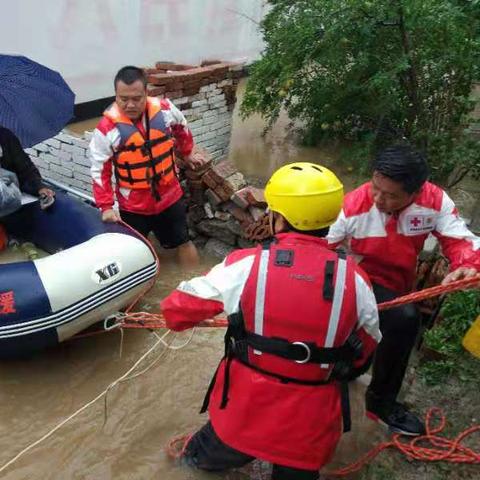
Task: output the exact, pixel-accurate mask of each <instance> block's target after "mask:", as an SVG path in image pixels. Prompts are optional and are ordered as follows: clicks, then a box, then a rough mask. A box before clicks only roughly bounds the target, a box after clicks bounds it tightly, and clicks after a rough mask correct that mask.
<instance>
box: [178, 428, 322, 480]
mask: <svg viewBox="0 0 480 480" xmlns="http://www.w3.org/2000/svg"><path fill="white" fill-rule="evenodd" d="M184 458H185V460H186V461H187V463H188V464H189V465H191V466H194V467H197V468H200V469H202V470H207V471H210V472H221V471H223V470H229V469H231V468H240V467H243V466H245V465H247V463H250V462H252V461H253V460H255V458H254V457H251V456H250V455H246V454H244V453H242V452H239V451H238V450H235V449H234V448H231V447H229V446H228V445H226V444H225V443H223V442H222V441H221V440H220V438H218V436H217V434H216V433H215V431H214V430H213V427H212V424H211V423H210V422H207V423H206V424H205V425H204V426H203V427H202V428H201V429H200V430H199V431H198V432H197V433H195V435H193V437H192V438H191V440H190V441H189V442H188V445H187V448H186V449H185V454H184ZM319 478H320V477H319V472H318V471H317V470H301V469H298V468H291V467H285V466H282V465H273V470H272V480H317V479H319Z"/></svg>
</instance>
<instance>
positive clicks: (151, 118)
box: [104, 97, 175, 198]
mask: <svg viewBox="0 0 480 480" xmlns="http://www.w3.org/2000/svg"><path fill="white" fill-rule="evenodd" d="M145 115H146V117H145V118H146V134H145V136H143V135H142V133H141V132H140V131H139V130H138V128H137V127H136V126H135V125H134V124H133V122H132V121H131V120H130V119H129V118H128V117H127V116H126V115H125V114H124V113H123V112H122V111H121V110H120V108H119V107H118V105H117V104H116V103H114V104H113V105H112V106H111V107H109V108H108V109H107V110H106V111H105V112H104V116H105V117H107V118H109V119H110V120H111V121H112V122H113V123H114V124H115V126H116V128H117V129H118V131H119V132H120V143H119V145H118V147H117V148H116V149H115V150H114V154H113V162H114V165H115V176H116V179H117V184H118V186H119V187H124V188H130V189H134V190H137V189H145V188H150V189H151V190H152V194H153V195H154V196H155V197H156V198H157V197H159V194H158V189H157V186H158V185H166V184H168V183H170V182H171V181H172V180H173V179H174V177H175V170H174V161H175V157H174V151H173V145H174V142H173V139H172V138H171V136H170V135H169V134H168V132H167V127H166V125H165V121H164V119H163V115H162V107H161V103H160V100H158V99H156V98H150V97H148V98H147V111H146V114H145Z"/></svg>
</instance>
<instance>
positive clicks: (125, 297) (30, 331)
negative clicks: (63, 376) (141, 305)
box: [0, 192, 158, 358]
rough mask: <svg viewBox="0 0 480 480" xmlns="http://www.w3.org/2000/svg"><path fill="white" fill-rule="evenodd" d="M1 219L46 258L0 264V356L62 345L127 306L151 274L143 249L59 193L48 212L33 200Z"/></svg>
mask: <svg viewBox="0 0 480 480" xmlns="http://www.w3.org/2000/svg"><path fill="white" fill-rule="evenodd" d="M1 221H2V223H3V224H4V225H5V226H6V228H7V231H8V233H9V235H12V236H13V237H15V238H18V239H21V240H22V241H28V242H33V243H34V244H35V245H37V246H38V247H39V248H40V249H42V250H44V251H46V252H48V253H49V254H50V255H49V256H47V257H44V258H39V259H36V260H32V261H21V262H14V263H5V264H1V265H0V358H10V357H16V356H19V355H25V354H29V353H31V352H33V351H36V350H39V349H42V348H45V347H47V346H50V345H54V344H56V343H58V342H62V341H63V340H65V339H67V338H69V337H71V336H72V335H75V334H76V333H78V332H80V331H81V330H84V329H86V328H87V327H89V326H91V325H92V324H94V323H96V322H98V321H100V320H102V319H104V318H105V317H107V316H108V315H110V314H111V313H114V312H116V311H118V310H119V309H121V308H122V307H125V306H126V305H128V304H129V303H130V302H131V301H132V300H133V299H134V298H135V297H136V296H137V295H138V294H139V293H140V292H141V291H142V289H144V288H145V287H146V286H147V285H146V284H147V283H148V282H149V281H151V280H152V278H153V277H155V275H156V272H157V268H158V267H157V263H156V260H155V256H154V255H153V253H152V251H151V247H150V246H149V245H148V244H147V243H145V242H144V241H143V240H142V239H141V238H140V237H139V236H137V235H136V234H135V233H134V232H133V231H132V230H130V229H128V228H127V227H125V226H123V225H119V224H106V223H103V222H102V221H101V219H100V214H99V212H98V210H97V209H95V208H93V207H91V206H89V205H87V204H86V203H85V202H82V201H80V200H77V199H75V198H72V197H71V196H68V195H67V194H65V193H62V192H57V195H56V201H55V203H54V204H53V206H52V207H50V208H49V209H48V210H45V211H42V210H40V207H39V204H38V202H33V203H30V204H28V205H24V206H23V207H22V209H21V210H20V211H18V212H15V213H14V214H12V215H10V216H9V217H5V218H3V219H2V220H1ZM0 255H1V254H0Z"/></svg>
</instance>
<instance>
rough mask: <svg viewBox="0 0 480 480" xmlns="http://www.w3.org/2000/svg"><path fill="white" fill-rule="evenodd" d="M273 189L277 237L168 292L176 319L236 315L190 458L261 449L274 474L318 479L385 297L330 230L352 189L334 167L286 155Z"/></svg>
mask: <svg viewBox="0 0 480 480" xmlns="http://www.w3.org/2000/svg"><path fill="white" fill-rule="evenodd" d="M265 197H266V200H267V203H268V205H269V208H270V220H271V227H272V231H273V232H274V233H275V237H274V239H273V241H272V242H268V243H266V244H264V245H263V246H258V247H257V248H249V249H242V250H237V251H235V252H233V253H231V254H230V255H228V256H227V258H226V259H225V260H224V261H223V262H222V263H221V264H219V265H217V266H215V267H214V268H213V269H212V270H211V271H210V272H209V273H208V274H206V275H205V276H203V277H197V278H194V279H192V280H190V281H186V282H182V283H181V284H180V285H179V286H178V287H177V290H175V291H174V292H173V293H171V294H170V295H169V296H168V297H167V298H166V299H165V300H163V302H162V311H163V314H164V315H165V318H166V321H167V326H168V327H169V328H171V329H173V330H183V329H186V328H191V327H193V326H195V325H196V324H197V323H199V322H200V321H202V320H204V319H207V318H211V317H212V316H214V315H217V314H219V313H221V312H222V311H226V312H227V314H228V319H229V326H228V330H227V334H226V337H225V356H224V358H223V360H222V361H221V362H220V365H219V367H218V369H217V372H216V373H215V375H214V378H213V380H212V382H211V385H210V388H209V389H208V393H207V396H206V398H205V402H204V407H203V409H202V410H206V408H207V407H208V411H209V417H210V421H209V422H208V423H207V424H206V425H205V426H204V427H203V428H202V429H201V430H200V431H198V432H197V433H196V434H195V435H194V436H193V437H192V439H191V440H190V441H189V443H188V445H187V448H186V452H185V457H186V459H187V461H188V462H189V463H190V464H192V465H194V466H196V467H198V468H201V469H204V470H210V471H221V470H225V469H229V468H234V467H240V466H242V465H245V464H247V463H248V462H251V461H252V460H253V459H254V458H260V459H262V460H264V461H268V462H271V463H273V464H274V467H273V474H272V478H273V479H274V480H287V479H295V480H299V479H305V480H310V479H311V480H314V479H317V478H318V476H319V473H318V470H319V469H320V467H322V466H323V465H324V464H325V463H327V462H328V461H329V460H330V458H331V457H332V455H333V453H334V451H335V448H336V445H337V443H338V441H339V439H340V436H341V433H342V413H343V429H344V430H348V429H349V416H348V411H347V410H348V409H347V408H346V403H347V402H346V396H345V388H346V381H347V380H349V379H353V378H354V377H355V376H356V375H358V374H360V373H361V372H362V371H363V370H364V369H365V368H366V365H368V359H369V358H370V357H371V355H372V352H373V350H374V349H375V347H376V345H377V342H378V341H379V340H380V338H381V335H380V332H379V329H378V314H377V307H376V303H375V298H374V296H373V293H372V291H371V288H370V285H369V283H368V280H366V275H365V274H364V273H363V272H362V270H361V269H360V268H359V267H358V266H357V265H356V263H355V261H354V260H353V259H351V258H347V257H345V256H343V255H337V253H335V252H334V251H332V250H330V249H328V248H327V247H328V246H327V242H326V241H325V239H324V238H322V237H323V236H325V235H326V233H327V227H328V226H329V225H330V224H331V223H332V222H333V221H334V219H335V218H336V216H337V215H338V212H339V210H340V207H341V203H342V199H343V187H342V185H341V183H340V182H339V180H338V179H337V177H336V176H335V175H334V174H333V173H332V172H330V171H329V170H327V169H326V168H324V167H321V166H319V165H314V164H310V163H294V164H291V165H286V166H285V167H282V168H281V169H279V170H278V171H277V172H276V173H274V175H273V176H272V178H271V179H270V181H269V182H268V184H267V186H266V189H265ZM342 391H343V393H344V395H342ZM342 407H344V408H342Z"/></svg>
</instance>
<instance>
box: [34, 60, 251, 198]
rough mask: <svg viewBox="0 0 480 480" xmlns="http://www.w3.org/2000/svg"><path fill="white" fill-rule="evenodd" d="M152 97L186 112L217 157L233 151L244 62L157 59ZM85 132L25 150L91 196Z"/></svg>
mask: <svg viewBox="0 0 480 480" xmlns="http://www.w3.org/2000/svg"><path fill="white" fill-rule="evenodd" d="M145 72H146V73H147V76H148V81H149V84H148V93H149V95H150V96H159V97H162V98H165V97H166V98H169V99H170V100H172V102H173V103H174V104H175V105H176V106H177V107H178V108H179V109H180V110H181V111H182V112H183V114H184V115H185V117H186V119H187V121H188V124H189V127H190V129H191V131H192V134H193V137H194V140H195V143H196V144H197V145H198V146H200V147H203V148H205V149H206V150H207V151H208V152H209V153H210V155H211V157H212V159H213V161H214V162H217V161H220V160H221V159H223V158H225V157H226V155H227V153H228V145H229V143H230V134H231V128H232V112H233V108H234V106H235V101H236V97H235V92H236V89H237V85H238V81H239V79H240V77H241V76H242V75H243V66H242V65H239V64H234V63H226V62H220V61H205V62H203V63H202V64H201V65H200V66H191V65H178V64H175V63H170V62H157V64H156V65H155V67H153V68H145ZM91 135H92V134H91V132H85V134H84V135H83V136H82V137H76V136H73V135H70V134H69V133H68V132H66V131H62V132H61V133H59V134H58V135H56V136H55V137H53V138H50V139H48V140H45V141H44V142H42V143H39V144H38V145H35V146H34V147H32V148H28V149H26V152H27V153H28V154H29V155H30V157H31V159H32V160H33V162H34V163H35V164H36V165H37V167H38V168H39V170H40V173H41V174H42V176H43V177H44V178H46V179H51V180H54V181H57V182H60V183H62V184H64V185H67V186H69V187H72V188H75V189H77V190H79V191H81V192H82V193H86V194H87V195H92V186H91V177H90V160H89V158H88V144H89V142H90V139H91Z"/></svg>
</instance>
